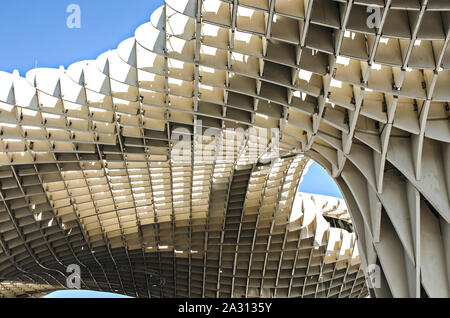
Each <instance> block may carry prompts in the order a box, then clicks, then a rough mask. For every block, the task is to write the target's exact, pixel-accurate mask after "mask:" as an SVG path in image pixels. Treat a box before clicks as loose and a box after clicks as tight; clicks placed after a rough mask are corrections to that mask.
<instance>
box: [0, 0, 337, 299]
mask: <svg viewBox="0 0 450 318" xmlns="http://www.w3.org/2000/svg"><path fill="white" fill-rule="evenodd" d="M70 4H77V5H78V6H79V7H80V8H81V28H80V29H70V28H68V27H67V24H66V22H67V19H68V17H69V15H70V13H67V11H66V10H67V8H68V6H69V5H70ZM162 4H163V0H132V1H130V0H128V1H124V0H122V1H118V0H113V1H111V0H77V1H76V0H39V1H36V0H14V1H0V48H1V49H0V71H6V72H12V71H13V70H15V69H17V70H19V72H20V74H21V75H22V76H25V74H26V72H27V71H29V70H30V69H32V68H34V67H35V65H37V66H38V67H52V68H58V67H59V66H60V65H63V66H65V67H66V68H67V67H68V66H69V65H71V64H72V63H74V62H77V61H80V60H89V59H96V58H97V56H98V55H100V54H101V53H103V52H105V51H107V50H110V49H115V48H116V47H117V45H118V44H119V43H120V42H122V41H123V40H125V39H126V38H128V37H131V36H133V35H134V31H135V29H136V28H137V27H138V26H140V25H141V24H143V23H145V22H148V21H149V18H150V15H151V13H152V12H153V11H154V10H155V9H156V8H158V7H159V6H161V5H162ZM300 191H302V192H306V193H317V194H324V195H331V196H336V197H342V195H341V194H340V191H339V189H338V187H337V186H336V184H335V183H334V181H333V180H332V179H331V178H330V177H329V176H328V174H327V172H326V171H325V170H324V169H323V168H321V167H320V166H319V165H318V164H314V165H312V166H311V168H310V170H309V172H308V173H307V175H306V176H305V178H304V181H303V183H302V185H301V186H300ZM82 293H83V292H81V294H80V292H76V293H74V292H71V291H66V292H62V293H58V294H56V297H57V296H60V297H80V295H81V297H89V298H93V297H102V296H103V297H110V295H103V294H95V295H96V296H94V294H92V293H85V294H82Z"/></svg>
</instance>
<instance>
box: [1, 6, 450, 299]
mask: <svg viewBox="0 0 450 318" xmlns="http://www.w3.org/2000/svg"><path fill="white" fill-rule="evenodd" d="M367 9H370V10H367ZM374 10H375V11H374ZM371 11H374V12H379V14H380V24H379V25H378V27H377V28H369V27H368V25H367V18H368V17H369V15H370V14H371V13H370V12H371ZM449 31H450V4H449V3H448V1H446V0H420V1H419V0H414V1H401V0H385V1H381V0H359V1H356V0H339V1H337V0H261V1H255V0H239V1H238V0H233V1H232V0H222V1H219V0H166V3H165V5H164V6H163V7H161V8H160V9H158V10H156V11H155V12H154V13H153V15H152V17H151V19H150V22H148V23H146V24H144V25H142V26H141V27H139V28H138V29H137V30H136V34H135V37H133V38H130V39H127V40H125V41H124V42H123V43H121V44H120V45H119V47H118V49H117V50H113V51H109V52H106V53H104V54H102V55H101V56H100V57H99V58H98V59H97V60H93V61H83V62H79V63H75V64H73V65H72V66H70V67H69V68H68V69H67V70H66V69H64V68H61V69H59V70H57V69H35V70H32V71H30V72H29V73H28V74H27V75H26V78H22V77H20V76H19V74H17V73H14V74H7V73H0V132H1V142H0V165H1V166H0V178H1V180H0V183H1V188H0V201H1V204H0V247H1V248H0V277H1V276H4V277H23V275H28V277H30V279H33V280H36V281H37V282H38V283H42V284H50V285H58V286H61V285H64V275H65V268H66V266H67V265H69V264H80V265H81V267H82V270H83V273H84V275H83V284H84V285H83V286H85V287H89V288H90V289H99V290H108V291H119V292H123V293H126V294H132V295H135V296H139V297H230V296H232V297H243V296H244V297H245V296H247V297H249V296H265V297H287V296H297V297H299V296H302V297H310V296H317V294H318V292H320V291H321V289H322V288H323V289H324V290H327V296H340V297H343V296H347V297H357V296H360V295H361V293H362V290H365V289H364V278H363V277H361V275H360V274H361V273H362V270H360V269H359V264H358V265H357V264H353V263H352V262H351V258H350V259H348V260H347V262H346V263H345V264H346V265H345V266H344V268H341V267H340V266H337V265H336V264H337V263H338V262H335V264H334V265H330V264H327V265H325V264H326V262H324V259H326V256H325V254H324V253H325V250H326V248H325V249H324V248H323V246H326V244H325V243H324V242H325V241H323V242H321V243H319V245H318V246H316V245H314V238H315V236H316V233H314V231H312V232H308V233H309V234H308V235H306V236H302V235H303V234H302V233H303V232H302V229H297V230H292V231H289V224H290V223H289V217H290V215H291V210H292V204H293V199H294V197H295V192H296V190H297V185H298V183H299V180H300V178H301V176H302V173H303V171H304V168H305V166H306V165H307V163H308V160H309V158H311V159H313V160H315V161H317V162H318V163H320V164H321V165H322V166H323V167H325V168H326V169H327V170H328V172H329V173H330V174H331V175H332V176H333V177H334V178H335V179H336V181H337V183H338V185H339V187H340V189H341V191H342V193H343V195H344V197H345V199H346V202H347V205H348V210H349V213H350V215H351V218H352V220H353V224H354V226H355V229H356V232H357V236H358V246H359V251H360V252H361V263H362V266H363V268H367V267H368V266H369V265H371V264H376V265H378V266H380V268H381V286H380V288H377V289H375V294H376V296H378V297H392V296H393V297H418V296H421V295H422V296H424V295H427V296H431V297H448V296H449V285H450V225H449V221H450V202H449V196H450V164H449V162H450V128H449V127H450V126H449V111H450V110H449V104H448V102H449V100H450V90H449V89H448V88H449V87H450V48H449V46H448V43H449V37H450V32H449ZM206 129H209V130H208V131H209V132H211V131H212V132H214V133H211V134H210V135H204V134H203V132H204V131H205V130H206ZM239 129H241V131H244V134H243V135H242V136H243V137H242V138H239V135H240V134H239V133H237V131H239ZM267 129H269V130H277V131H279V136H278V137H277V139H276V140H274V139H273V138H272V139H271V138H262V139H261V138H260V136H261V135H262V134H264V132H265V131H267ZM180 132H181V137H183V136H184V137H186V136H188V137H187V139H185V138H181V141H180V138H178V137H180ZM186 140H188V147H184V149H185V150H186V148H187V150H186V151H187V155H186V156H185V157H183V158H184V159H183V160H181V161H180V160H176V158H175V157H176V156H174V153H175V151H176V150H177V149H178V146H180V144H181V145H184V146H185V144H182V143H183V142H185V141H186ZM261 143H263V145H262V146H261V145H260V146H261V147H262V148H263V149H264V151H263V152H261V153H255V152H254V151H252V150H253V149H254V148H255V145H257V144H261ZM230 145H231V146H230ZM211 146H212V147H211ZM205 147H210V153H211V154H212V156H208V157H202V156H196V154H198V153H199V152H201V150H202V149H204V148H205ZM258 149H260V148H258ZM275 149H276V152H275V151H274V150H275ZM223 153H226V154H227V156H225V158H224V157H223V156H222V155H221V154H223ZM230 158H231V160H230ZM263 159H270V160H263ZM267 162H269V163H267ZM305 226H306V228H307V224H306V225H305ZM327 239H328V238H327ZM326 242H327V244H328V241H326ZM323 244H325V245H323ZM328 265H330V266H328ZM354 265H355V266H356V267H355V266H354ZM331 268H332V270H331ZM130 269H131V270H130ZM149 269H151V270H152V271H156V272H157V273H158V274H156V273H154V272H151V273H150V272H148V270H149ZM355 269H356V270H355ZM330 273H331V275H329V274H330ZM325 274H327V275H329V276H330V277H328V276H326V277H325V278H324V277H323V276H324V275H325ZM158 275H161V276H162V277H163V278H164V280H165V284H164V287H162V282H161V279H160V278H159V277H158ZM44 276H45V277H44ZM311 277H312V278H311ZM310 278H311V282H310V281H309V279H310ZM316 279H317V281H316ZM319 279H321V281H319ZM347 280H350V281H351V282H352V283H350V284H349V283H347ZM319 286H322V287H319Z"/></svg>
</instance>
